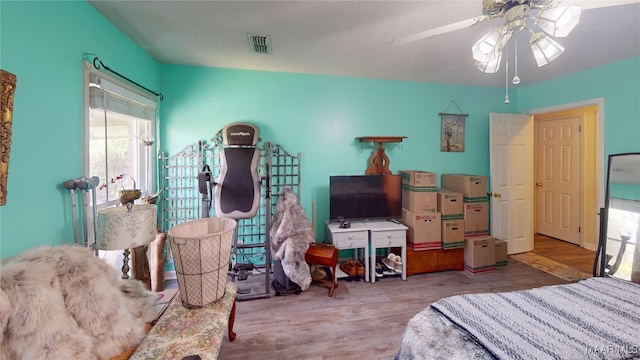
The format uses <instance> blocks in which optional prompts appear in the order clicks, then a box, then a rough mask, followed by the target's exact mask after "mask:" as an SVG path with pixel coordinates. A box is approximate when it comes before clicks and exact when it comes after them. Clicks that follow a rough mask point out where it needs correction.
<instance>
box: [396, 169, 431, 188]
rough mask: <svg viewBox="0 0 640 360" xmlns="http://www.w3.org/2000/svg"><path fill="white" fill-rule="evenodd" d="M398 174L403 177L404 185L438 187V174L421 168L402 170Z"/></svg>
mask: <svg viewBox="0 0 640 360" xmlns="http://www.w3.org/2000/svg"><path fill="white" fill-rule="evenodd" d="M398 174H399V175H400V176H401V177H402V185H408V186H418V187H437V186H438V174H437V173H434V172H428V171H421V170H400V171H398Z"/></svg>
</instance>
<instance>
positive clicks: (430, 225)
mask: <svg viewBox="0 0 640 360" xmlns="http://www.w3.org/2000/svg"><path fill="white" fill-rule="evenodd" d="M402 223H403V224H405V225H406V226H407V227H408V228H409V229H408V230H407V245H409V247H410V248H411V249H413V250H414V251H420V250H431V249H440V247H441V233H440V227H441V226H442V219H441V214H440V213H438V212H433V213H427V212H424V213H413V212H411V211H409V210H407V209H402Z"/></svg>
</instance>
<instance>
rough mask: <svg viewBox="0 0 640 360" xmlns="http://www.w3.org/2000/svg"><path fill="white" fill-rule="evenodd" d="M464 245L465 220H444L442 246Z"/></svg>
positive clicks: (459, 246) (446, 247)
mask: <svg viewBox="0 0 640 360" xmlns="http://www.w3.org/2000/svg"><path fill="white" fill-rule="evenodd" d="M462 247H464V220H462V219H448V220H442V248H443V249H456V248H462Z"/></svg>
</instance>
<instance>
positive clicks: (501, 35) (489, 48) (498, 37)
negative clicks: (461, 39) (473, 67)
mask: <svg viewBox="0 0 640 360" xmlns="http://www.w3.org/2000/svg"><path fill="white" fill-rule="evenodd" d="M509 38H511V32H508V31H507V30H506V29H505V28H504V27H499V28H496V29H493V31H491V32H490V33H488V34H487V35H485V36H484V37H482V39H480V40H478V41H477V42H476V43H475V44H474V45H473V47H472V48H471V51H472V52H473V58H474V59H475V60H476V61H478V62H480V63H486V62H489V61H491V60H492V59H493V58H495V57H496V53H498V52H500V51H502V48H503V47H504V46H505V44H506V43H507V41H509Z"/></svg>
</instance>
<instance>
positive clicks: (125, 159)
mask: <svg viewBox="0 0 640 360" xmlns="http://www.w3.org/2000/svg"><path fill="white" fill-rule="evenodd" d="M85 79H86V80H85V81H86V92H85V99H86V100H85V104H87V111H86V121H85V123H86V126H85V129H86V130H85V143H86V146H85V169H86V170H85V173H86V174H89V176H97V177H98V178H99V181H100V182H99V185H98V186H97V189H96V205H97V207H98V208H103V207H107V206H111V205H114V204H116V203H118V191H119V190H122V189H133V188H134V186H135V188H136V189H140V190H141V191H142V194H143V196H144V195H146V194H150V193H153V192H154V188H155V187H154V178H155V177H154V174H155V162H154V154H155V147H156V144H155V141H154V139H155V132H154V129H155V128H156V127H155V124H156V121H155V119H156V109H157V105H156V102H155V97H154V96H153V95H150V94H146V93H144V92H142V91H140V90H138V89H136V88H134V87H132V86H129V85H128V84H125V83H124V82H122V81H120V80H118V79H116V78H114V77H112V76H109V75H107V74H105V73H103V72H101V71H98V70H95V69H85Z"/></svg>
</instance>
